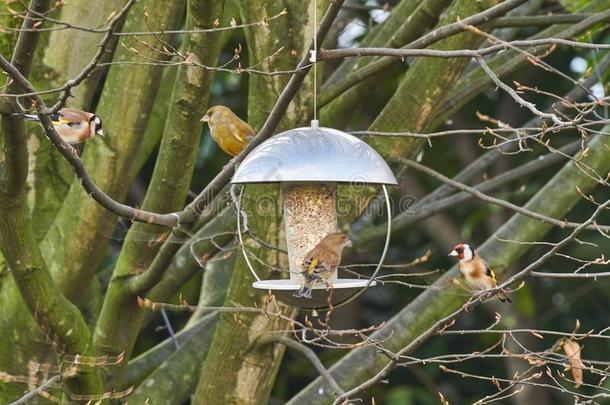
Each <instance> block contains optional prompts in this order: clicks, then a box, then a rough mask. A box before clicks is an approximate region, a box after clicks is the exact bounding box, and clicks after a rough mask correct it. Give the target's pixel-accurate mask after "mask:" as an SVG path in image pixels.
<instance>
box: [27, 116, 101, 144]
mask: <svg viewBox="0 0 610 405" xmlns="http://www.w3.org/2000/svg"><path fill="white" fill-rule="evenodd" d="M24 117H25V119H26V120H30V121H40V118H39V117H38V115H34V114H24ZM50 118H51V121H53V127H54V128H55V131H57V133H58V134H59V136H61V137H62V139H63V140H64V141H66V142H68V143H69V144H70V145H76V144H79V143H83V142H85V141H87V140H89V139H91V138H93V137H94V136H95V135H96V134H97V135H101V136H104V133H103V132H102V120H101V119H100V117H98V116H97V115H95V114H93V113H90V112H86V111H81V110H77V109H76V108H62V109H61V110H59V111H58V112H57V114H53V115H51V116H50Z"/></svg>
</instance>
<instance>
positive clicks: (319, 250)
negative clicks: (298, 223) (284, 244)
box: [294, 232, 351, 298]
mask: <svg viewBox="0 0 610 405" xmlns="http://www.w3.org/2000/svg"><path fill="white" fill-rule="evenodd" d="M346 246H351V241H350V240H349V238H348V237H347V235H346V234H344V233H343V232H334V233H329V234H328V235H326V236H325V237H324V238H323V239H322V240H321V241H320V242H319V243H318V244H317V245H316V246H315V247H314V248H313V249H311V251H310V252H309V253H307V255H305V258H304V259H303V271H302V272H301V276H302V277H303V284H302V286H301V288H300V289H299V290H298V291H297V292H296V293H294V296H295V297H304V298H311V288H312V287H313V286H314V284H316V283H320V282H324V283H326V286H327V287H329V286H330V280H331V279H332V277H333V275H334V274H335V272H336V271H337V268H338V267H339V263H341V254H342V253H343V248H345V247H346Z"/></svg>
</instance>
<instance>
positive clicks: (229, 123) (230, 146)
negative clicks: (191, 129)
mask: <svg viewBox="0 0 610 405" xmlns="http://www.w3.org/2000/svg"><path fill="white" fill-rule="evenodd" d="M201 121H202V122H207V123H208V125H209V126H210V133H211V134H212V138H213V139H214V141H215V142H216V144H217V145H218V146H219V147H220V149H222V150H223V151H224V152H225V153H227V154H229V155H231V156H237V155H238V154H239V152H241V151H242V150H243V149H244V148H245V147H246V145H247V144H248V143H249V142H250V141H251V140H252V139H253V138H254V135H255V132H254V130H253V129H252V127H251V126H250V125H248V123H247V122H244V121H242V120H241V119H240V118H239V117H238V116H237V115H235V114H234V113H233V111H231V110H230V109H229V108H227V107H225V106H222V105H216V106H214V107H211V108H210V109H209V110H208V111H207V112H206V113H205V115H204V116H203V118H201Z"/></svg>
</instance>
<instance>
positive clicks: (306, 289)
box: [294, 285, 311, 298]
mask: <svg viewBox="0 0 610 405" xmlns="http://www.w3.org/2000/svg"><path fill="white" fill-rule="evenodd" d="M294 296H295V297H297V298H299V297H303V298H311V287H310V286H308V285H303V286H302V287H301V288H299V291H297V292H295V293H294Z"/></svg>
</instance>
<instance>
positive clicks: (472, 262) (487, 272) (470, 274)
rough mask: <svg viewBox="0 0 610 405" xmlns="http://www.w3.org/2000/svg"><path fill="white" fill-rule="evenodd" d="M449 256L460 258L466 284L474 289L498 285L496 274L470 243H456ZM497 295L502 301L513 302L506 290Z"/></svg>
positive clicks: (486, 288) (461, 271) (479, 289)
mask: <svg viewBox="0 0 610 405" xmlns="http://www.w3.org/2000/svg"><path fill="white" fill-rule="evenodd" d="M449 256H455V257H457V258H458V259H459V260H460V273H462V276H463V277H464V281H465V282H466V285H467V286H468V287H470V288H472V289H473V290H475V291H483V290H488V289H490V288H495V287H496V286H497V285H498V283H497V281H496V274H495V273H494V272H493V270H492V269H491V267H489V265H488V264H487V263H486V262H485V260H483V259H481V257H480V256H478V255H477V254H476V253H475V251H474V249H473V248H472V247H470V245H468V244H466V243H460V244H459V245H456V246H455V247H454V248H453V250H452V251H451V253H449ZM497 297H498V299H499V300H500V301H502V302H512V301H511V300H510V298H508V296H506V294H505V292H504V291H500V292H498V293H497Z"/></svg>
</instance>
